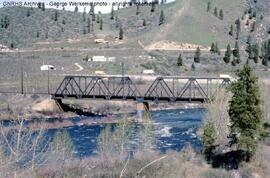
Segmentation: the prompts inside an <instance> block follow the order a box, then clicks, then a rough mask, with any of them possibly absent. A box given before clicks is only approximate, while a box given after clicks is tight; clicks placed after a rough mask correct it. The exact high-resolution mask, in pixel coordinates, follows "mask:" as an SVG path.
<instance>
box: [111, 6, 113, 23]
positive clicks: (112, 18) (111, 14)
mask: <svg viewBox="0 0 270 178" xmlns="http://www.w3.org/2000/svg"><path fill="white" fill-rule="evenodd" d="M113 19H114V8H113V6H112V10H111V20H113Z"/></svg>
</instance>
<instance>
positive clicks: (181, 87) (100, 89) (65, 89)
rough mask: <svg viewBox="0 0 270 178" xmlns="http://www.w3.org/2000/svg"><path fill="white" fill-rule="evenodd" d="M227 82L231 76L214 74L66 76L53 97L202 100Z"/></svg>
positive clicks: (167, 100) (145, 100)
mask: <svg viewBox="0 0 270 178" xmlns="http://www.w3.org/2000/svg"><path fill="white" fill-rule="evenodd" d="M147 82H148V83H147ZM228 83H230V79H229V78H211V77H157V78H156V79H155V80H154V81H143V80H138V79H134V78H131V77H129V76H65V77H64V79H63V81H62V82H61V84H60V85H59V87H58V88H57V90H56V92H55V93H54V94H52V97H53V98H54V99H58V100H59V99H68V98H75V99H86V98H88V99H103V100H135V101H138V102H148V101H153V102H160V101H166V102H201V103H203V102H209V101H211V99H212V98H213V97H214V96H215V94H216V92H217V89H218V88H220V87H224V86H225V85H226V84H228Z"/></svg>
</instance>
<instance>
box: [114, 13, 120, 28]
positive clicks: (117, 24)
mask: <svg viewBox="0 0 270 178" xmlns="http://www.w3.org/2000/svg"><path fill="white" fill-rule="evenodd" d="M119 25H120V22H119V19H118V16H115V28H118V27H119Z"/></svg>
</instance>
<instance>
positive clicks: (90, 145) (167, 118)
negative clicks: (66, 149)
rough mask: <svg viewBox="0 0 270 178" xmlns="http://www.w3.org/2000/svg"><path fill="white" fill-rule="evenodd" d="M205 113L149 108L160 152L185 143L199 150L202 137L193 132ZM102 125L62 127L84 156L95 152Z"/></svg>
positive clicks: (49, 131) (49, 135)
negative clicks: (152, 109) (153, 109)
mask: <svg viewBox="0 0 270 178" xmlns="http://www.w3.org/2000/svg"><path fill="white" fill-rule="evenodd" d="M204 113H205V109H175V110H162V111H152V112H151V116H152V120H153V126H154V129H153V130H154V131H153V135H154V137H155V138H156V144H155V146H154V149H157V150H159V151H161V152H166V151H168V150H176V151H179V150H181V149H182V148H183V147H184V146H185V145H187V144H191V145H192V146H193V148H194V149H196V150H201V148H202V145H201V141H200V140H199V138H198V137H197V135H196V132H197V130H198V128H199V127H200V126H201V124H202V118H203V115H204ZM130 115H131V116H132V115H134V114H130ZM117 117H121V116H117ZM80 119H85V118H73V120H75V121H76V122H79V121H80ZM134 125H135V124H134ZM137 126H138V124H137ZM105 127H106V125H105V124H100V125H90V126H88V125H80V126H78V125H76V126H71V127H67V128H65V129H67V131H68V132H69V134H70V136H71V138H72V141H73V143H74V146H75V153H76V154H77V156H79V157H85V156H90V155H95V154H96V153H97V138H98V136H99V134H100V132H101V131H102V130H103V129H104V128H105ZM56 131H57V129H50V130H48V132H47V136H48V137H50V138H53V136H54V134H55V132H56ZM135 137H136V136H135ZM135 137H134V142H136V138H135Z"/></svg>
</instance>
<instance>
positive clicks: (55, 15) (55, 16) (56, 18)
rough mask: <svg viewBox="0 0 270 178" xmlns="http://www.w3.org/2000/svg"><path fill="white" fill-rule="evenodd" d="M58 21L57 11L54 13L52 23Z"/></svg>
mask: <svg viewBox="0 0 270 178" xmlns="http://www.w3.org/2000/svg"><path fill="white" fill-rule="evenodd" d="M57 20H58V11H57V10H56V11H54V21H57Z"/></svg>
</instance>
